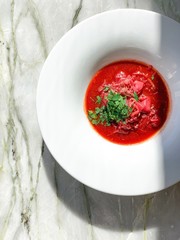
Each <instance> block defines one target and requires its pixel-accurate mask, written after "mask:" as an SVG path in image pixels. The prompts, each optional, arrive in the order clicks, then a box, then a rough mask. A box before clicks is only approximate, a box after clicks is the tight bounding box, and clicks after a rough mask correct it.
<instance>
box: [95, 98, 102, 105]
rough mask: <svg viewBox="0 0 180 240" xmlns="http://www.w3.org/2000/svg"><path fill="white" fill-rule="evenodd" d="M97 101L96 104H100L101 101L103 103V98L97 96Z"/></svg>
mask: <svg viewBox="0 0 180 240" xmlns="http://www.w3.org/2000/svg"><path fill="white" fill-rule="evenodd" d="M96 99H97V100H96V103H98V104H100V103H101V101H102V98H101V97H100V96H97V97H96Z"/></svg>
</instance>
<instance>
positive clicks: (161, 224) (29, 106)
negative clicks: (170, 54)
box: [0, 0, 180, 240]
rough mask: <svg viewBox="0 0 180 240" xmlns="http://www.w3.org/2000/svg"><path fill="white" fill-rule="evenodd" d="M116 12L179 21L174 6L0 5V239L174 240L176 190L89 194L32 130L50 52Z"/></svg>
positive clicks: (94, 1) (39, 0) (43, 1)
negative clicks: (78, 29) (81, 25)
mask: <svg viewBox="0 0 180 240" xmlns="http://www.w3.org/2000/svg"><path fill="white" fill-rule="evenodd" d="M116 8H142V9H149V10H153V11H156V12H159V13H162V14H165V15H167V16H169V17H171V18H173V19H175V20H176V21H179V22H180V1H179V0H164V1H163V0H154V1H153V0H0V141H1V144H0V240H26V239H27V240H28V239H31V240H56V239H61V240H110V239H113V240H116V239H118V240H120V239H121V240H141V239H142V240H143V239H144V240H150V239H152V240H178V239H180V184H176V185H175V186H172V187H170V188H169V189H167V190H164V191H161V192H159V193H155V194H150V195H146V196H138V197H123V196H122V197H121V196H113V195H108V194H105V193H101V192H98V191H96V190H93V189H91V188H89V187H86V186H84V185H83V184H81V183H79V182H78V181H76V180H75V179H74V178H72V177H71V176H70V175H69V174H67V173H66V172H65V171H64V170H63V169H62V168H61V167H60V166H59V165H58V164H57V163H56V161H55V160H54V159H53V158H52V156H51V155H50V153H49V151H48V149H47V147H46V146H44V144H43V141H42V137H41V133H40V130H39V126H38V123H37V116H36V107H35V99H36V87H37V83H38V78H39V74H40V71H41V68H42V66H43V63H44V61H45V59H46V57H47V55H48V53H49V52H50V50H51V49H52V47H53V46H54V45H55V43H56V42H57V41H58V40H59V39H60V38H61V37H62V36H63V35H64V34H65V32H67V31H68V30H69V29H70V28H71V27H72V26H74V25H75V24H77V23H78V22H79V21H82V20H83V19H85V18H87V17H90V16H92V15H94V14H96V13H99V12H103V11H107V10H110V9H116Z"/></svg>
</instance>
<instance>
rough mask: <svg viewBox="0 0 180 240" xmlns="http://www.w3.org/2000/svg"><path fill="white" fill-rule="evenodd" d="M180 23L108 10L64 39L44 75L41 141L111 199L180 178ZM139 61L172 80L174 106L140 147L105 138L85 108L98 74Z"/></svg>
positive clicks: (142, 12)
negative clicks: (122, 62)
mask: <svg viewBox="0 0 180 240" xmlns="http://www.w3.org/2000/svg"><path fill="white" fill-rule="evenodd" d="M179 39H180V25H179V24H178V23H176V22H175V21H173V20H171V19H169V18H167V17H165V16H162V15H159V14H157V13H154V12H150V11H145V10H133V9H123V10H122V9H121V10H114V11H109V12H104V13H101V14H98V15H96V16H93V17H91V18H89V19H87V20H85V21H84V22H81V23H80V24H78V25H77V26H76V27H74V28H73V29H72V30H70V31H69V32H68V33H66V34H65V35H64V36H63V37H62V38H61V40H60V41H59V42H58V43H57V44H56V46H55V47H54V48H53V50H52V51H51V53H50V55H49V57H48V58H47V60H46V62H45V64H44V67H43V70H42V72H41V75H40V79H39V85H38V90H37V113H38V120H39V124H40V128H41V131H42V135H43V138H44V140H45V142H46V144H47V146H48V148H49V150H50V151H51V153H52V155H53V156H54V158H55V159H56V160H57V161H58V163H59V164H60V165H61V166H62V167H63V168H64V169H65V170H66V171H67V172H68V173H69V174H71V175H72V176H73V177H75V178H76V179H78V180H79V181H81V182H82V183H84V184H86V185H88V186H90V187H92V188H95V189H97V190H100V191H104V192H107V193H112V194H119V195H139V194H146V193H151V192H155V191H158V190H161V189H163V188H166V187H168V186H170V185H172V184H174V183H175V182H177V181H179V180H180V159H179V153H180V127H179V126H180V124H179V123H180V108H179V102H180V43H179ZM129 58H130V59H137V60H140V61H144V62H146V63H149V64H152V65H153V66H154V67H155V68H156V69H157V70H158V71H159V72H160V73H161V74H162V75H163V77H164V78H165V79H166V81H167V83H168V86H169V89H170V92H171V102H172V108H171V112H170V117H169V119H168V121H167V123H166V125H165V128H164V129H163V130H162V131H161V132H160V133H159V134H157V135H156V136H154V137H152V138H150V139H149V140H148V141H145V142H143V143H140V144H135V145H129V146H123V145H118V144H114V143H111V142H109V141H106V140H105V139H104V138H102V137H101V136H100V135H98V133H96V132H95V131H94V130H93V128H92V127H91V126H90V124H89V122H88V120H87V117H86V115H85V113H84V110H83V101H84V95H85V91H86V88H87V86H88V83H89V81H90V80H91V78H92V76H93V74H94V73H95V72H96V71H97V70H98V69H99V68H101V67H103V66H105V65H107V64H108V63H111V62H114V61H117V60H121V59H129Z"/></svg>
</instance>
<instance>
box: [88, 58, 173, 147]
mask: <svg viewBox="0 0 180 240" xmlns="http://www.w3.org/2000/svg"><path fill="white" fill-rule="evenodd" d="M169 105H170V100H169V95H168V90H167V87H166V85H165V83H164V80H163V79H162V77H161V75H160V74H159V73H158V72H157V70H155V69H154V68H153V67H152V66H151V65H146V64H144V63H140V62H137V61H129V60H127V61H119V62H115V63H112V64H110V65H108V66H105V67H104V68H102V69H100V70H99V71H98V72H97V73H96V74H95V76H94V77H93V78H92V80H91V82H90V84H89V86H88V88H87V91H86V95H85V111H86V114H87V116H88V119H89V121H90V123H91V124H92V126H93V128H94V129H95V130H96V131H97V132H98V133H99V134H100V135H101V136H103V137H104V138H105V139H107V140H109V141H111V142H114V143H119V144H133V143H139V142H142V141H144V140H146V139H148V138H149V137H151V136H153V135H154V134H155V133H157V131H159V130H160V128H162V126H163V124H164V123H165V121H166V119H167V115H168V111H169Z"/></svg>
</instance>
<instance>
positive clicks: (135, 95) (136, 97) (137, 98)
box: [134, 92, 139, 101]
mask: <svg viewBox="0 0 180 240" xmlns="http://www.w3.org/2000/svg"><path fill="white" fill-rule="evenodd" d="M134 98H135V100H136V101H138V100H139V97H138V95H137V93H136V92H134Z"/></svg>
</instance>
